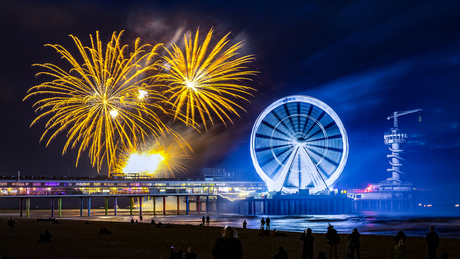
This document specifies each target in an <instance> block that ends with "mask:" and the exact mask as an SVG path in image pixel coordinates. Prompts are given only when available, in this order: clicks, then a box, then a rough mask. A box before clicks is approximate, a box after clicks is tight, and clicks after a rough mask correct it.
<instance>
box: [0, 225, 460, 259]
mask: <svg viewBox="0 0 460 259" xmlns="http://www.w3.org/2000/svg"><path fill="white" fill-rule="evenodd" d="M0 219H1V221H0V233H1V235H0V240H1V241H0V242H1V246H0V254H1V255H2V256H3V258H162V259H166V258H168V257H169V255H170V247H171V246H174V247H175V248H176V250H179V249H182V250H184V251H186V250H187V248H188V247H192V248H193V250H194V251H195V252H196V253H197V254H198V258H213V256H212V249H213V245H214V243H215V241H216V239H217V238H218V237H219V236H220V234H221V228H220V227H205V226H198V225H195V226H192V225H172V226H173V227H171V228H157V227H154V226H152V225H148V224H146V223H147V222H149V221H150V217H148V218H144V222H142V223H141V224H140V225H138V226H135V225H132V224H131V223H129V222H126V223H125V222H97V221H91V222H90V223H89V224H85V222H84V221H78V220H59V224H52V222H50V221H37V220H36V219H18V218H15V227H14V233H13V236H12V237H11V236H7V220H8V219H7V217H1V218H0ZM166 223H167V222H166ZM101 226H107V228H108V230H109V231H110V232H111V233H112V234H110V235H99V228H100V227H101ZM45 230H49V232H50V233H51V234H52V235H53V237H52V242H50V243H42V242H38V239H39V236H40V233H44V232H45ZM237 231H238V238H239V239H240V241H241V243H242V246H243V253H244V258H272V257H273V255H275V254H276V252H277V250H278V247H279V246H283V247H284V248H285V250H286V251H287V252H288V254H289V258H300V255H301V252H302V251H301V249H302V242H301V241H300V240H299V238H300V233H292V232H284V233H286V234H287V236H285V237H270V236H258V235H257V233H258V231H257V230H254V229H241V228H237ZM280 232H282V231H280ZM313 234H314V236H315V237H316V241H315V256H316V255H317V254H318V253H319V252H322V251H323V252H325V251H326V240H325V237H324V234H315V233H313ZM345 240H346V235H341V242H340V243H339V246H338V254H339V258H346V241H345ZM424 243H425V240H424V238H421V237H408V238H407V242H406V246H407V255H408V258H427V253H426V247H424ZM393 245H394V244H393V237H390V236H376V235H362V236H361V258H372V259H379V258H382V259H384V258H385V259H386V258H394V250H393ZM459 248H460V239H445V238H441V241H440V247H439V249H438V258H440V254H442V253H448V254H449V255H450V257H449V258H460V249H459Z"/></svg>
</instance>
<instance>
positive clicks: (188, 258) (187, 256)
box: [185, 247, 197, 259]
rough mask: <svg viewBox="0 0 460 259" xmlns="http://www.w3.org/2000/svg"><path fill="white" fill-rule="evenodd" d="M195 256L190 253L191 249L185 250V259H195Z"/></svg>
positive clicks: (193, 253)
mask: <svg viewBox="0 0 460 259" xmlns="http://www.w3.org/2000/svg"><path fill="white" fill-rule="evenodd" d="M196 257H197V254H196V253H195V252H193V251H192V248H191V247H189V248H188V249H187V253H185V259H196Z"/></svg>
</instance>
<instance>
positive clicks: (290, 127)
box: [250, 95, 348, 193]
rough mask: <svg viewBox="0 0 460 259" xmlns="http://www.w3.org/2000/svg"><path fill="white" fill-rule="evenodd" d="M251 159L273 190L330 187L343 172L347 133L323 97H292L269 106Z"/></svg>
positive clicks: (257, 126)
mask: <svg viewBox="0 0 460 259" xmlns="http://www.w3.org/2000/svg"><path fill="white" fill-rule="evenodd" d="M250 149H251V150H250V151H251V158H252V162H253V164H254V167H255V169H256V171H257V173H258V174H259V175H260V177H261V178H262V179H263V180H264V181H265V183H266V184H267V187H268V189H269V191H283V192H286V193H294V192H296V191H298V190H299V189H309V191H310V193H317V192H320V191H323V190H328V189H329V187H330V186H331V185H332V184H333V183H334V182H335V181H336V180H337V178H338V177H339V176H340V174H341V173H342V170H343V168H344V167H345V163H346V161H347V157H348V137H347V133H346V131H345V128H344V127H343V124H342V122H341V121H340V118H339V117H338V116H337V114H336V113H335V112H334V111H333V110H332V109H331V108H330V107H329V106H327V105H326V104H325V103H323V102H322V101H320V100H318V99H316V98H313V97H309V96H300V95H297V96H289V97H285V98H282V99H280V100H278V101H276V102H274V103H273V104H271V105H270V106H269V107H268V108H266V109H265V110H264V111H263V112H262V113H261V114H260V115H259V117H258V118H257V120H256V122H255V124H254V127H253V128H252V133H251V143H250Z"/></svg>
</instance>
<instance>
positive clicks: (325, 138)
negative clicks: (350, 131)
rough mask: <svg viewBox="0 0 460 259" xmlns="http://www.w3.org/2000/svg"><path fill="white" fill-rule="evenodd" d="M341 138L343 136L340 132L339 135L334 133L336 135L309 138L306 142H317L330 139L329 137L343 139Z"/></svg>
mask: <svg viewBox="0 0 460 259" xmlns="http://www.w3.org/2000/svg"><path fill="white" fill-rule="evenodd" d="M341 138H342V135H341V134H338V135H334V136H327V137H324V138H317V139H308V140H307V141H306V142H307V143H310V142H316V141H323V140H329V139H341Z"/></svg>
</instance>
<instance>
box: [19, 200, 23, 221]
mask: <svg viewBox="0 0 460 259" xmlns="http://www.w3.org/2000/svg"><path fill="white" fill-rule="evenodd" d="M19 217H21V218H22V198H19Z"/></svg>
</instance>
